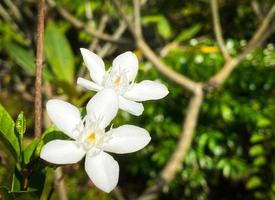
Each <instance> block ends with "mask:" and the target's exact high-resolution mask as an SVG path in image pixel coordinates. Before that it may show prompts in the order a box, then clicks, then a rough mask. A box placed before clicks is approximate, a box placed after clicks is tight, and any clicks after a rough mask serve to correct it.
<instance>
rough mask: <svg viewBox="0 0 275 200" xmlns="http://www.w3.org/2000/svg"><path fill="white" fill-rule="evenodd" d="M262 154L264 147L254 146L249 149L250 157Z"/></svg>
mask: <svg viewBox="0 0 275 200" xmlns="http://www.w3.org/2000/svg"><path fill="white" fill-rule="evenodd" d="M263 153H264V147H263V146H262V145H260V144H257V145H254V146H252V147H251V148H250V149H249V155H250V156H257V155H261V154H263Z"/></svg>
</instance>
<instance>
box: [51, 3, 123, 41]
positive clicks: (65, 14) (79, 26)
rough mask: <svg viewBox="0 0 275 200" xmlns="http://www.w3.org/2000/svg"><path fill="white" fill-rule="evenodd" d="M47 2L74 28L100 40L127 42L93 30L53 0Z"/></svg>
mask: <svg viewBox="0 0 275 200" xmlns="http://www.w3.org/2000/svg"><path fill="white" fill-rule="evenodd" d="M48 4H49V5H50V6H51V7H54V8H56V10H57V11H58V12H59V14H60V15H61V16H62V17H63V18H64V19H66V20H67V21H68V22H70V23H71V24H72V25H73V26H74V27H75V28H77V29H84V31H85V32H87V33H89V34H90V35H92V36H94V37H96V38H99V39H101V40H105V41H108V42H113V43H122V44H125V43H128V41H127V40H124V39H119V40H118V39H114V38H113V37H112V36H110V35H108V34H106V33H103V32H101V31H97V30H94V29H93V28H92V27H91V26H87V25H86V24H85V23H83V22H82V21H80V20H79V19H77V18H76V17H74V16H73V15H72V14H70V13H69V12H68V11H67V10H65V9H64V8H62V7H60V6H58V5H57V4H56V3H55V1H54V0H48Z"/></svg>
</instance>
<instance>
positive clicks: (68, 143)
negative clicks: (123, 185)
mask: <svg viewBox="0 0 275 200" xmlns="http://www.w3.org/2000/svg"><path fill="white" fill-rule="evenodd" d="M86 109H87V115H86V117H84V119H81V116H80V113H79V111H78V109H77V108H76V107H75V106H73V105H72V104H70V103H67V102H65V101H62V100H57V99H54V100H50V101H48V102H47V112H48V114H49V116H50V118H51V120H52V121H53V122H54V124H55V125H56V126H57V128H58V129H60V130H61V131H62V132H64V133H65V134H66V135H68V136H69V137H70V138H72V139H73V140H53V141H50V142H49V143H47V144H46V145H44V146H43V148H42V150H41V154H40V157H41V158H42V159H44V160H46V161H48V162H51V163H55V164H72V163H76V162H78V161H80V160H81V159H82V158H83V157H84V156H85V155H86V158H85V170H86V172H87V174H88V176H89V177H90V179H91V180H92V181H93V183H94V184H95V185H96V186H97V187H98V188H99V189H101V190H103V191H105V192H110V191H111V190H113V189H114V187H115V186H116V185H117V182H118V176H119V166H118V163H117V161H115V160H114V159H113V157H112V156H111V155H109V154H108V153H106V152H112V153H117V154H124V153H131V152H135V151H138V150H140V149H142V148H144V147H145V146H146V145H147V144H148V143H149V141H150V140H151V138H150V135H149V133H148V132H147V131H146V130H145V129H143V128H140V127H137V126H133V125H123V126H120V127H118V128H113V129H110V130H109V131H107V132H105V128H106V127H107V126H108V125H109V124H110V122H111V120H112V119H113V118H114V117H115V115H116V114H117V111H118V97H117V95H116V93H115V92H114V90H112V89H105V90H102V91H100V92H98V93H97V94H96V95H95V96H94V97H93V98H92V99H91V100H90V101H89V103H88V104H87V107H86ZM105 151H106V152H105Z"/></svg>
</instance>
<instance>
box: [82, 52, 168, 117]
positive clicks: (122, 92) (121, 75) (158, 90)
mask: <svg viewBox="0 0 275 200" xmlns="http://www.w3.org/2000/svg"><path fill="white" fill-rule="evenodd" d="M80 50H81V54H82V56H83V59H84V62H85V64H86V66H87V67H88V69H89V71H90V76H91V78H92V80H93V81H88V80H86V79H83V78H78V79H77V84H79V85H81V86H83V87H85V88H86V89H89V90H93V91H100V90H102V89H103V88H113V89H114V90H115V91H116V93H117V95H118V96H119V108H120V109H122V110H124V111H127V112H129V113H131V114H133V115H136V116H139V115H141V114H142V112H143V110H144V108H143V105H142V103H138V102H142V101H147V100H156V99H161V98H163V97H165V96H166V95H167V94H168V93H169V92H168V90H167V88H166V86H165V85H163V84H161V83H158V82H155V81H149V80H145V81H142V82H140V83H134V82H133V81H134V79H135V77H136V74H137V71H138V59H137V57H136V55H135V54H134V53H132V52H130V51H127V52H125V53H123V54H120V55H119V56H117V57H116V58H115V59H114V60H113V63H112V67H111V68H110V69H109V70H108V71H105V65H104V62H103V61H102V59H101V58H100V57H99V56H97V55H96V54H94V53H93V52H91V51H89V50H87V49H83V48H81V49H80Z"/></svg>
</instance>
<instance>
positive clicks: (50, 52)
mask: <svg viewBox="0 0 275 200" xmlns="http://www.w3.org/2000/svg"><path fill="white" fill-rule="evenodd" d="M45 53H46V58H47V61H48V62H49V63H50V67H51V70H52V71H53V73H54V75H55V76H56V77H57V79H58V80H60V81H66V82H69V83H71V84H72V83H73V82H74V70H75V69H74V57H73V53H72V49H71V47H70V44H69V42H68V40H67V38H66V36H65V35H64V33H63V32H61V31H60V29H59V28H58V27H57V25H56V24H54V23H53V22H48V23H47V27H46V32H45Z"/></svg>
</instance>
